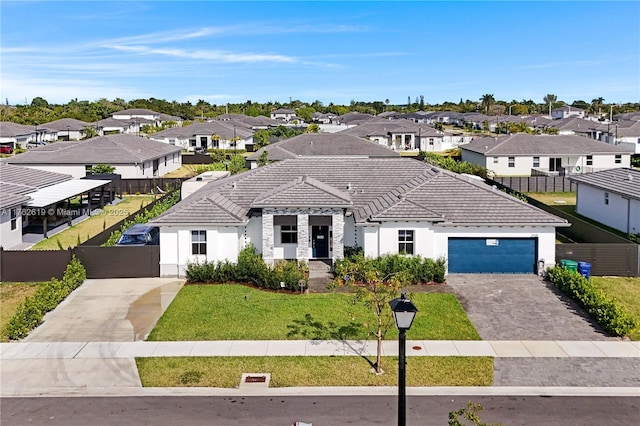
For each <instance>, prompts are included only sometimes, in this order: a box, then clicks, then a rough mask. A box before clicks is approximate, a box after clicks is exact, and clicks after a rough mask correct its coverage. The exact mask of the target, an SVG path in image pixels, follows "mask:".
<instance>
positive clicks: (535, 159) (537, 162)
mask: <svg viewBox="0 0 640 426" xmlns="http://www.w3.org/2000/svg"><path fill="white" fill-rule="evenodd" d="M533 167H540V157H533Z"/></svg>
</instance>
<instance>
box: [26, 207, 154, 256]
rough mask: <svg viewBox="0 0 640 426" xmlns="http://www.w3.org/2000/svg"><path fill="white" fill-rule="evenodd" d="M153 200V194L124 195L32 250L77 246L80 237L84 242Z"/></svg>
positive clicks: (41, 242)
mask: <svg viewBox="0 0 640 426" xmlns="http://www.w3.org/2000/svg"><path fill="white" fill-rule="evenodd" d="M152 201H153V196H151V195H132V196H128V197H124V199H123V200H122V201H121V202H119V203H118V204H114V205H107V206H105V207H104V209H103V210H104V211H103V212H102V213H101V214H98V215H95V216H91V217H90V218H87V219H86V220H83V221H82V222H80V223H77V224H75V225H73V226H71V227H69V228H67V229H65V230H64V231H62V232H59V233H57V234H55V235H52V236H51V237H49V238H47V239H45V240H42V241H40V242H38V243H37V244H35V245H34V246H33V247H31V250H60V245H62V247H63V248H65V249H66V248H67V247H76V246H77V245H78V239H80V242H81V243H82V242H84V241H87V240H88V239H89V238H91V237H95V236H96V235H98V234H99V233H100V232H102V231H103V230H104V229H106V228H108V227H110V226H111V225H114V224H116V223H118V222H119V221H121V220H122V219H125V218H126V217H127V216H129V215H130V214H132V213H134V212H136V211H138V210H139V209H140V208H141V207H144V206H146V205H147V204H149V203H150V202H152Z"/></svg>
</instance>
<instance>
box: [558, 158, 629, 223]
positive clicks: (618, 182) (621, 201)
mask: <svg viewBox="0 0 640 426" xmlns="http://www.w3.org/2000/svg"><path fill="white" fill-rule="evenodd" d="M569 179H571V180H572V181H574V182H575V183H576V184H577V190H576V212H577V213H579V214H581V215H583V216H586V217H588V218H589V219H593V220H596V221H598V222H600V223H603V224H605V225H607V226H610V227H612V228H614V229H617V230H619V231H622V232H626V233H627V234H640V170H634V169H630V168H621V169H612V170H604V171H601V172H595V173H588V174H585V175H580V176H572V177H570V178H569Z"/></svg>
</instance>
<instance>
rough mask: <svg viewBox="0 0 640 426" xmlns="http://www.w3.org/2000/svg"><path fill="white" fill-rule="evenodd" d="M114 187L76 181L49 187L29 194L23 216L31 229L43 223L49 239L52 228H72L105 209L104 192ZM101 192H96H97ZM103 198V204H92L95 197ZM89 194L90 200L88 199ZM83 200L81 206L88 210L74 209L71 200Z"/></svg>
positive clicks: (88, 180)
mask: <svg viewBox="0 0 640 426" xmlns="http://www.w3.org/2000/svg"><path fill="white" fill-rule="evenodd" d="M109 183H111V181H109V180H98V179H73V180H68V181H64V182H61V183H58V184H55V185H51V186H47V187H45V188H42V189H39V190H38V191H36V192H31V193H29V197H31V200H29V201H27V202H26V203H25V204H24V205H23V208H22V209H23V215H24V220H25V222H26V224H27V226H29V225H31V222H32V221H33V222H42V234H43V235H44V237H45V238H47V231H48V228H49V225H53V226H57V225H59V224H61V223H64V222H67V223H68V224H69V225H71V221H72V220H73V218H74V216H76V217H77V216H82V215H83V214H84V213H86V214H87V215H88V214H90V213H91V211H92V210H93V209H94V208H96V207H102V206H103V205H104V199H105V197H104V195H105V193H104V189H105V186H106V185H108V184H109ZM98 188H99V189H100V191H99V192H98V191H96V190H97V189H98ZM96 193H97V194H99V195H100V197H99V201H98V202H96V203H95V204H92V201H93V200H92V198H93V195H94V194H96ZM85 194H86V200H85V199H84V198H85ZM77 196H80V202H81V206H82V207H84V206H85V204H84V203H85V201H86V209H84V208H80V209H71V208H70V200H71V199H72V198H75V197H77Z"/></svg>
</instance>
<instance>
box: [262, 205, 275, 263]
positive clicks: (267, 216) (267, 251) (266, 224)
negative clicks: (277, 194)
mask: <svg viewBox="0 0 640 426" xmlns="http://www.w3.org/2000/svg"><path fill="white" fill-rule="evenodd" d="M273 244H274V238H273V213H267V212H265V211H264V210H263V211H262V259H264V261H265V263H267V264H269V265H273Z"/></svg>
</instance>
